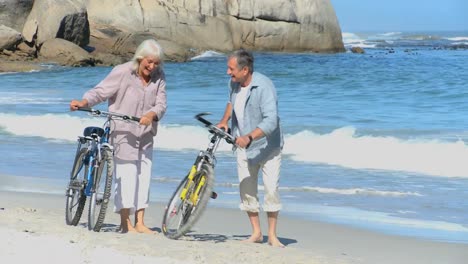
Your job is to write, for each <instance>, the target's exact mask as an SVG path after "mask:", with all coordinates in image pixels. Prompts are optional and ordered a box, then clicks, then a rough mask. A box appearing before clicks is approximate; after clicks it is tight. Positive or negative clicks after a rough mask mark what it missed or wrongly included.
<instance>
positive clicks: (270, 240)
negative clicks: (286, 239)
mask: <svg viewBox="0 0 468 264" xmlns="http://www.w3.org/2000/svg"><path fill="white" fill-rule="evenodd" d="M268 245H270V246H272V247H280V248H284V247H285V245H283V244H282V243H281V242H280V241H279V239H278V238H277V237H274V238H268Z"/></svg>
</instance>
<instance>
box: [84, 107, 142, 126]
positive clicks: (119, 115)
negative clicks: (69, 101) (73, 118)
mask: <svg viewBox="0 0 468 264" xmlns="http://www.w3.org/2000/svg"><path fill="white" fill-rule="evenodd" d="M78 111H85V112H90V113H91V114H93V115H98V116H100V115H104V116H110V117H113V116H116V117H119V118H122V119H123V120H131V121H135V122H138V123H139V122H140V118H139V117H136V116H129V115H122V114H119V113H113V112H107V111H101V110H98V109H93V108H89V107H78Z"/></svg>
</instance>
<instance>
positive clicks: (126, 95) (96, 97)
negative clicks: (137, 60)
mask: <svg viewBox="0 0 468 264" xmlns="http://www.w3.org/2000/svg"><path fill="white" fill-rule="evenodd" d="M83 99H87V100H88V104H89V106H90V107H92V106H94V105H96V104H99V103H101V102H104V101H106V100H108V102H109V111H110V112H116V113H120V114H125V115H132V116H136V117H141V116H143V115H144V114H146V113H148V112H150V111H153V112H155V113H156V115H157V120H154V121H153V123H152V125H150V126H141V125H139V124H138V123H136V122H128V121H127V122H126V121H121V120H115V121H114V122H113V124H112V126H111V129H112V134H111V143H112V145H113V146H114V154H115V157H116V158H119V159H122V160H137V159H139V158H140V157H139V151H145V150H150V149H151V151H145V152H146V153H151V154H152V148H153V137H154V136H156V133H157V128H158V121H159V120H161V118H162V117H163V116H164V113H165V112H166V108H167V105H166V81H165V77H164V71H163V70H162V69H156V70H155V71H153V73H152V75H151V81H150V83H149V84H148V86H146V87H145V86H143V84H142V82H141V80H140V79H139V77H138V75H137V74H136V72H135V71H133V70H132V62H127V63H124V64H121V65H118V66H116V67H114V69H112V71H111V72H110V73H109V74H108V75H107V76H106V78H104V80H102V81H101V82H100V83H99V84H98V85H96V87H94V88H93V89H91V90H89V91H88V92H86V93H85V94H84V96H83ZM149 158H150V159H151V158H152V155H150V156H149Z"/></svg>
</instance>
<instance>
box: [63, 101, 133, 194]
mask: <svg viewBox="0 0 468 264" xmlns="http://www.w3.org/2000/svg"><path fill="white" fill-rule="evenodd" d="M78 110H80V111H86V112H90V113H91V115H95V116H101V115H104V116H107V120H106V121H105V122H104V125H103V127H104V128H102V129H103V133H102V134H101V135H99V133H96V132H98V131H99V129H101V128H98V127H96V130H97V131H96V132H94V133H90V134H89V135H85V136H80V137H78V142H79V144H78V149H77V153H78V152H79V151H80V150H81V145H82V144H85V143H88V146H87V148H88V154H87V155H86V157H85V159H86V160H85V162H84V163H86V164H91V166H89V168H88V172H87V173H86V177H87V182H86V185H85V189H84V193H85V195H86V196H90V195H91V194H92V193H93V192H94V189H93V188H94V185H95V180H96V179H95V177H94V175H93V172H96V170H95V169H96V168H97V167H98V166H99V164H98V163H97V162H96V160H100V159H101V150H102V149H103V148H108V149H109V150H111V151H114V147H113V146H112V145H111V144H110V143H109V136H110V132H111V127H110V126H111V125H110V123H111V121H112V120H113V118H120V119H122V120H132V121H136V122H139V121H140V118H138V117H133V116H127V115H122V114H118V113H112V112H107V111H101V110H95V109H92V108H79V109H78ZM91 128H93V127H91ZM85 133H86V129H85ZM72 176H73V175H72Z"/></svg>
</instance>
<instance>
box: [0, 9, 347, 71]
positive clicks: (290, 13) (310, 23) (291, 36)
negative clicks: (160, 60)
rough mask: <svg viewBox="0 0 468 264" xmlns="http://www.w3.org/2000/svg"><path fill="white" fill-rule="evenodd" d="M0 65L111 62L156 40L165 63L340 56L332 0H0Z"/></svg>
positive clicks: (341, 45) (127, 55)
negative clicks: (255, 55) (209, 57)
mask: <svg viewBox="0 0 468 264" xmlns="http://www.w3.org/2000/svg"><path fill="white" fill-rule="evenodd" d="M2 3H3V4H1V5H0V50H1V52H0V60H3V61H20V62H21V61H38V62H55V63H58V64H61V65H71V66H87V65H90V66H92V65H116V64H119V63H122V62H124V61H127V60H129V59H130V58H131V57H132V55H133V53H134V51H135V49H136V47H137V46H138V45H139V43H140V42H141V41H142V40H144V39H148V38H154V39H156V40H158V41H159V42H160V43H161V45H162V46H163V49H164V52H165V57H166V59H167V60H169V61H186V60H189V59H190V58H191V57H193V56H196V55H198V54H200V53H202V52H204V51H207V50H213V51H218V52H229V51H232V50H235V49H239V48H245V49H249V50H253V51H275V52H320V53H322V52H323V53H330V52H342V51H344V50H345V49H344V46H343V41H342V37H341V29H340V26H339V24H338V20H337V17H336V14H335V11H334V9H333V6H332V4H331V2H330V0H198V1H194V0H126V1H115V0H62V1H60V3H58V2H57V1H54V0H35V1H34V0H16V1H15V0H3V1H2Z"/></svg>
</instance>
